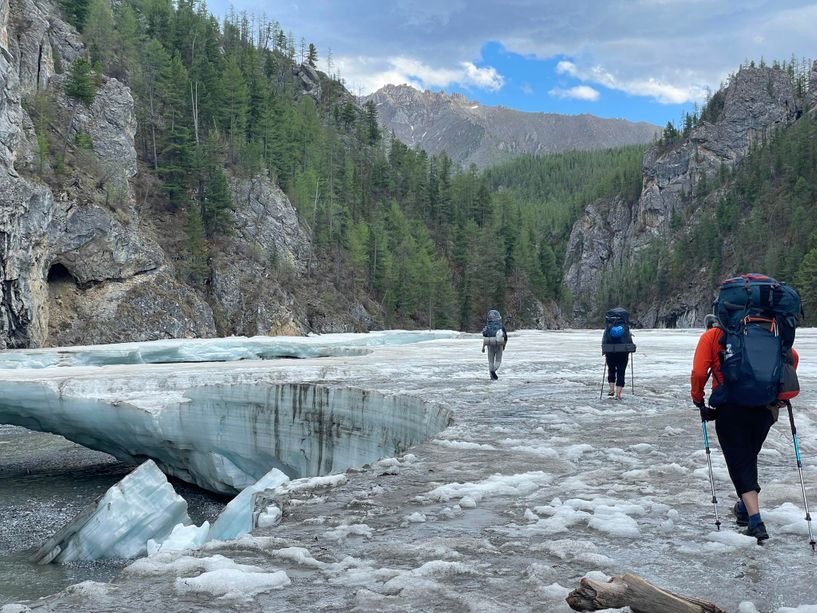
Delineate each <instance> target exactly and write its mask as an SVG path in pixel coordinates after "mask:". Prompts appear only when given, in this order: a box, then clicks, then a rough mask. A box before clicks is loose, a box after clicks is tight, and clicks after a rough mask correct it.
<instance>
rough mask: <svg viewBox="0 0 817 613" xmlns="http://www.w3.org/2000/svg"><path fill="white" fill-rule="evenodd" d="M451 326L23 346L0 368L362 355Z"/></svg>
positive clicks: (447, 334) (1, 356) (2, 359)
mask: <svg viewBox="0 0 817 613" xmlns="http://www.w3.org/2000/svg"><path fill="white" fill-rule="evenodd" d="M458 336H460V333H459V332H454V331H451V330H427V331H424V332H423V331H420V332H416V331H409V330H388V331H382V332H369V333H368V334H326V335H313V336H306V337H301V336H291V337H289V336H253V337H249V338H248V337H245V336H230V337H227V338H203V339H168V340H161V341H150V342H144V343H118V344H112V345H90V346H77V347H60V348H55V349H27V350H19V351H13V352H3V353H0V369H6V368H9V369H22V368H53V367H58V366H59V367H71V366H110V365H114V364H166V363H195V362H233V361H237V360H274V359H281V358H302V359H303V358H320V357H328V356H353V355H361V354H363V353H366V352H367V351H368V349H367V348H368V347H376V346H384V345H385V346H399V345H406V344H410V343H419V342H423V341H430V340H435V339H446V338H456V337H458Z"/></svg>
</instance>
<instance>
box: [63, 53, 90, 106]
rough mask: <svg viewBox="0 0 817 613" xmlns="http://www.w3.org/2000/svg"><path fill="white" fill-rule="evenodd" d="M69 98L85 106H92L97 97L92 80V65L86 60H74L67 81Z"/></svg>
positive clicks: (66, 89) (66, 91)
mask: <svg viewBox="0 0 817 613" xmlns="http://www.w3.org/2000/svg"><path fill="white" fill-rule="evenodd" d="M65 93H66V95H67V96H70V97H71V98H74V99H76V100H79V101H80V102H82V103H83V104H84V105H85V106H91V105H92V104H93V103H94V98H95V97H96V88H95V87H94V82H93V79H92V78H91V64H90V62H89V61H88V60H86V59H85V58H79V59H77V60H74V62H73V63H72V64H71V68H70V70H69V71H68V78H67V79H66V80H65Z"/></svg>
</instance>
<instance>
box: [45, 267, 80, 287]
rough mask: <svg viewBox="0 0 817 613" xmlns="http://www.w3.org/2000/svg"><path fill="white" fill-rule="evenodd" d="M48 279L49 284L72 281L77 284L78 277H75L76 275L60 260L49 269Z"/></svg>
mask: <svg viewBox="0 0 817 613" xmlns="http://www.w3.org/2000/svg"><path fill="white" fill-rule="evenodd" d="M46 281H47V282H48V284H49V285H53V284H63V283H71V284H73V285H76V279H74V276H73V275H72V274H71V273H70V272H69V271H68V269H67V268H66V267H65V266H63V265H62V264H60V263H59V262H55V263H54V264H52V265H51V268H49V269H48V277H46Z"/></svg>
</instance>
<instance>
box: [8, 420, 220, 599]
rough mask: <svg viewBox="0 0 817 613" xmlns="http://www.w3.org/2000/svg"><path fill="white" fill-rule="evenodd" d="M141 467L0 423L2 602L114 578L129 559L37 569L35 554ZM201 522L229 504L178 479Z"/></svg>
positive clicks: (178, 486) (192, 514)
mask: <svg viewBox="0 0 817 613" xmlns="http://www.w3.org/2000/svg"><path fill="white" fill-rule="evenodd" d="M133 468H135V467H134V466H130V465H127V464H123V463H121V462H118V461H117V460H116V459H115V458H113V457H112V456H110V455H107V454H104V453H100V452H97V451H92V450H90V449H86V448H84V447H80V446H79V445H76V444H74V443H71V442H70V441H67V440H66V439H64V438H63V437H61V436H55V435H52V434H43V433H39V432H31V431H29V430H26V429H25V428H18V427H15V426H4V425H0V517H2V526H3V529H2V530H0V605H3V604H8V603H10V602H18V601H20V600H30V599H34V598H39V597H41V596H46V595H49V594H53V593H54V592H55V591H58V590H60V589H62V588H64V587H67V586H68V585H71V584H74V583H78V582H81V581H86V580H93V581H109V580H110V579H112V578H113V577H114V576H115V575H116V574H117V573H118V572H119V571H120V570H121V569H122V567H123V566H125V562H124V561H99V562H85V563H71V564H46V565H38V564H32V563H31V562H29V558H30V556H31V554H32V553H33V552H34V551H36V549H37V548H38V547H39V546H40V545H42V544H43V542H44V541H45V540H46V539H47V538H48V537H50V536H51V535H52V534H53V533H54V532H56V531H57V530H59V529H60V528H62V527H63V526H64V525H65V524H66V523H68V522H69V521H70V520H71V519H73V518H74V516H75V515H76V514H77V513H79V512H80V511H81V510H82V509H83V507H85V506H86V505H88V504H89V503H91V502H92V501H93V500H94V499H95V498H96V497H97V496H100V495H102V494H103V493H104V492H105V491H106V490H107V489H108V488H109V487H111V486H112V485H113V484H114V483H116V482H117V481H119V480H120V479H122V478H123V477H124V476H125V475H127V474H128V473H129V472H130V471H131V470H133ZM173 486H174V488H175V489H176V491H177V492H178V493H179V494H180V495H181V496H183V497H184V498H185V499H186V500H187V501H188V504H189V507H190V508H189V514H190V517H191V519H193V521H194V522H195V523H197V524H200V523H201V522H202V521H204V520H205V519H206V520H210V521H212V520H213V519H214V518H215V517H216V516H217V515H218V513H219V512H220V511H221V509H222V508H223V507H224V504H225V502H226V500H227V499H225V498H223V497H220V496H217V495H215V494H211V493H209V492H205V491H203V490H201V489H199V488H196V487H194V486H191V485H189V484H186V483H182V482H177V481H173Z"/></svg>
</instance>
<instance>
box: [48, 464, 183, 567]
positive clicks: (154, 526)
mask: <svg viewBox="0 0 817 613" xmlns="http://www.w3.org/2000/svg"><path fill="white" fill-rule="evenodd" d="M189 523H191V522H190V517H189V516H188V515H187V502H186V501H185V500H184V498H182V497H181V496H179V495H178V494H177V493H176V492H175V491H174V489H173V487H172V486H171V485H170V483H168V481H167V478H166V477H165V475H164V473H162V471H161V470H159V468H158V467H157V466H156V464H154V463H153V461H152V460H148V461H147V462H145V463H144V464H142V465H141V466H139V467H138V468H137V469H136V470H134V471H133V472H131V473H130V474H129V475H128V476H127V477H125V478H124V479H122V480H121V481H120V482H119V483H117V484H115V485H114V486H113V487H111V488H110V489H109V490H108V491H107V492H105V494H104V495H103V496H102V498H101V499H99V501H98V502H94V503H92V504H90V505H89V506H88V507H86V508H85V510H83V511H82V512H80V514H79V515H77V516H76V517H75V518H74V519H73V520H72V521H71V522H69V523H68V525H66V526H65V527H64V528H63V529H62V530H60V531H59V532H57V533H56V534H55V535H54V536H52V537H51V538H50V539H48V540H47V541H46V542H45V544H44V545H43V546H42V547H40V549H39V550H38V551H37V552H36V553H35V554H34V556H33V561H35V562H38V563H40V564H48V563H49V562H71V561H73V560H99V559H101V558H124V559H129V558H135V557H137V556H140V555H144V554H145V553H146V551H147V541H148V539H154V540H155V541H157V542H161V541H163V540H164V539H165V538H166V537H167V536H168V535H169V534H170V533H171V531H172V530H173V527H174V526H176V525H177V524H184V525H187V524H189Z"/></svg>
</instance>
